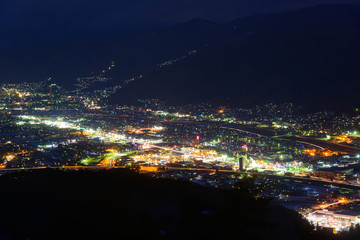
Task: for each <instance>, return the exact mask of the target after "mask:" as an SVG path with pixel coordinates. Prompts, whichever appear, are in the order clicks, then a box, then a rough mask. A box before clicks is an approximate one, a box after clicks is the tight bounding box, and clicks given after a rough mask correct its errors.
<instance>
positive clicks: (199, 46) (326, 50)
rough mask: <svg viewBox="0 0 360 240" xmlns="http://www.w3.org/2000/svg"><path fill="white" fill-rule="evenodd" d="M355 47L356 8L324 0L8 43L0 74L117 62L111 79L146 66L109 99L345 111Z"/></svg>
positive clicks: (51, 72)
mask: <svg viewBox="0 0 360 240" xmlns="http://www.w3.org/2000/svg"><path fill="white" fill-rule="evenodd" d="M94 34H95V35H96V33H94ZM358 56H360V7H359V6H351V5H321V6H316V7H310V8H305V9H301V10H295V11H290V12H284V13H276V14H265V15H257V16H249V17H242V18H239V19H237V20H235V21H233V22H230V23H226V24H217V23H214V22H210V21H206V20H201V19H194V20H192V21H189V22H186V23H183V24H180V25H176V26H173V27H170V28H167V29H160V30H154V31H146V32H141V33H137V34H131V35H126V36H121V37H117V38H110V39H103V40H94V41H76V42H71V43H67V44H64V45H61V46H54V47H49V48H44V49H30V50H21V51H17V52H14V51H9V52H5V53H2V54H0V80H1V82H22V81H40V80H44V79H47V78H48V77H52V78H53V79H54V80H55V81H58V82H59V83H61V84H65V85H71V84H73V83H74V81H75V79H76V77H80V76H89V75H90V74H91V73H92V72H95V73H98V72H99V71H100V70H101V69H103V68H104V67H106V66H108V65H109V64H110V63H111V61H114V62H115V65H116V67H115V68H114V70H113V71H111V72H110V73H109V74H108V75H109V77H112V78H113V79H114V80H115V81H121V80H124V79H126V78H128V77H134V76H137V75H139V74H142V75H143V78H141V79H138V80H137V81H134V82H132V83H131V84H129V85H128V86H126V87H124V88H122V89H121V90H120V91H119V92H118V93H117V94H116V95H114V96H113V97H112V98H111V99H110V102H111V103H115V104H122V103H135V102H137V100H138V99H144V98H159V99H161V100H164V101H165V102H167V103H170V104H185V103H196V102H200V101H204V100H212V101H213V102H214V103H218V104H235V105H248V104H249V105H251V104H259V103H260V104H261V103H265V102H289V101H293V102H295V103H298V104H301V105H305V106H311V107H312V108H314V109H340V110H350V109H353V107H354V106H356V105H358V104H359V103H360V97H359V94H358V89H360V82H359V79H360V67H359V64H360V63H359V57H358ZM162 63H163V64H162ZM159 64H160V65H159Z"/></svg>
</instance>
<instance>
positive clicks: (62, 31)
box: [0, 0, 360, 49]
mask: <svg viewBox="0 0 360 240" xmlns="http://www.w3.org/2000/svg"><path fill="white" fill-rule="evenodd" d="M327 3H349V4H359V3H360V0H151V1H149V0H131V1H121V0H60V1H59V0H0V29H1V35H0V49H7V48H18V47H30V46H36V45H44V44H49V45H51V44H56V43H61V42H66V41H70V40H75V39H93V38H103V37H111V36H115V35H121V34H126V33H130V32H136V31H141V30H146V29H153V28H162V27H166V26H169V25H172V24H176V23H180V22H185V21H188V20H190V19H192V18H204V19H208V20H213V21H217V22H226V21H231V20H233V19H236V18H238V17H241V16H246V15H253V14H259V13H269V12H278V11H284V10H289V9H296V8H301V7H306V6H312V5H318V4H327Z"/></svg>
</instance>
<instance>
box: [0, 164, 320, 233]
mask: <svg viewBox="0 0 360 240" xmlns="http://www.w3.org/2000/svg"><path fill="white" fill-rule="evenodd" d="M0 184H1V198H0V204H1V206H2V208H1V216H0V233H1V234H0V239H129V238H130V237H131V239H232V238H236V239H294V240H295V239H307V240H309V239H321V238H319V237H321V236H322V235H319V234H314V233H313V232H312V228H311V227H310V226H309V225H308V224H307V223H305V222H304V221H303V220H301V218H300V217H299V215H298V214H296V213H295V212H292V211H289V210H286V209H285V208H282V207H280V206H278V205H276V204H273V203H270V202H269V200H263V199H258V200H255V199H254V198H253V197H252V196H251V194H250V193H249V191H248V188H249V187H250V186H251V184H249V182H245V183H240V184H238V186H240V190H231V191H230V190H216V189H212V188H207V187H201V186H198V185H194V184H191V183H188V182H182V181H174V180H168V179H156V178H149V177H146V176H142V175H137V174H135V173H132V172H130V171H127V170H109V171H99V172H92V171H78V172H74V171H73V172H63V171H55V170H40V171H33V172H18V173H14V174H8V175H4V176H1V177H0ZM242 189H245V190H242Z"/></svg>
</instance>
